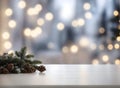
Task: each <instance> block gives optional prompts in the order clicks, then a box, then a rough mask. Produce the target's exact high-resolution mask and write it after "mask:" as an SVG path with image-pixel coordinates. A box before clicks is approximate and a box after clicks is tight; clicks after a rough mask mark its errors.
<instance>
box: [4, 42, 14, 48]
mask: <svg viewBox="0 0 120 88" xmlns="http://www.w3.org/2000/svg"><path fill="white" fill-rule="evenodd" d="M11 47H12V44H11V42H10V41H6V42H5V43H4V48H5V49H10V48H11Z"/></svg>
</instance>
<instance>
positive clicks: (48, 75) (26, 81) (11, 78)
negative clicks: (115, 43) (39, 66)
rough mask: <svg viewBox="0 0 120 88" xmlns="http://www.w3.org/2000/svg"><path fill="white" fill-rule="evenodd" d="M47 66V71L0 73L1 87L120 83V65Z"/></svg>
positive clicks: (110, 84)
mask: <svg viewBox="0 0 120 88" xmlns="http://www.w3.org/2000/svg"><path fill="white" fill-rule="evenodd" d="M45 66H46V69H47V71H46V72H44V73H39V72H36V73H30V74H2V75H0V88H2V87H8V88H10V87H12V88H13V87H15V88H16V87H19V88H20V87H25V88H26V87H29V88H30V87H31V86H32V88H35V87H40V86H43V87H44V86H97V85H98V86H112V85H113V86H119V85H120V66H118V65H45ZM49 88H50V87H49ZM119 88H120V87H119Z"/></svg>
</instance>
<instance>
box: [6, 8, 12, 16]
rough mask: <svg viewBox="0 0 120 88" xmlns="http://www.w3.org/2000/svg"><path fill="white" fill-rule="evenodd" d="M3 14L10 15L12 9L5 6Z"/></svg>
mask: <svg viewBox="0 0 120 88" xmlns="http://www.w3.org/2000/svg"><path fill="white" fill-rule="evenodd" d="M5 14H6V16H11V15H12V14H13V11H12V9H11V8H7V9H6V10H5Z"/></svg>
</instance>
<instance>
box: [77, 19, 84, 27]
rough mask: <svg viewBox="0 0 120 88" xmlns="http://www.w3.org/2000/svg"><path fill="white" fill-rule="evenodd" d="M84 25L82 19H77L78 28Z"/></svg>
mask: <svg viewBox="0 0 120 88" xmlns="http://www.w3.org/2000/svg"><path fill="white" fill-rule="evenodd" d="M84 24H85V21H84V19H82V18H80V19H78V25H79V26H83V25H84Z"/></svg>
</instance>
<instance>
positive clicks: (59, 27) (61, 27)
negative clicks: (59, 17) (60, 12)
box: [57, 22, 64, 31]
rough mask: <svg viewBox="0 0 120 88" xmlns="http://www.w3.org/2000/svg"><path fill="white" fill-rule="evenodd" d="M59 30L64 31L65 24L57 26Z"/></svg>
mask: <svg viewBox="0 0 120 88" xmlns="http://www.w3.org/2000/svg"><path fill="white" fill-rule="evenodd" d="M57 29H58V30H59V31H62V30H64V24H63V23H61V22H60V23H58V24H57Z"/></svg>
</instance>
